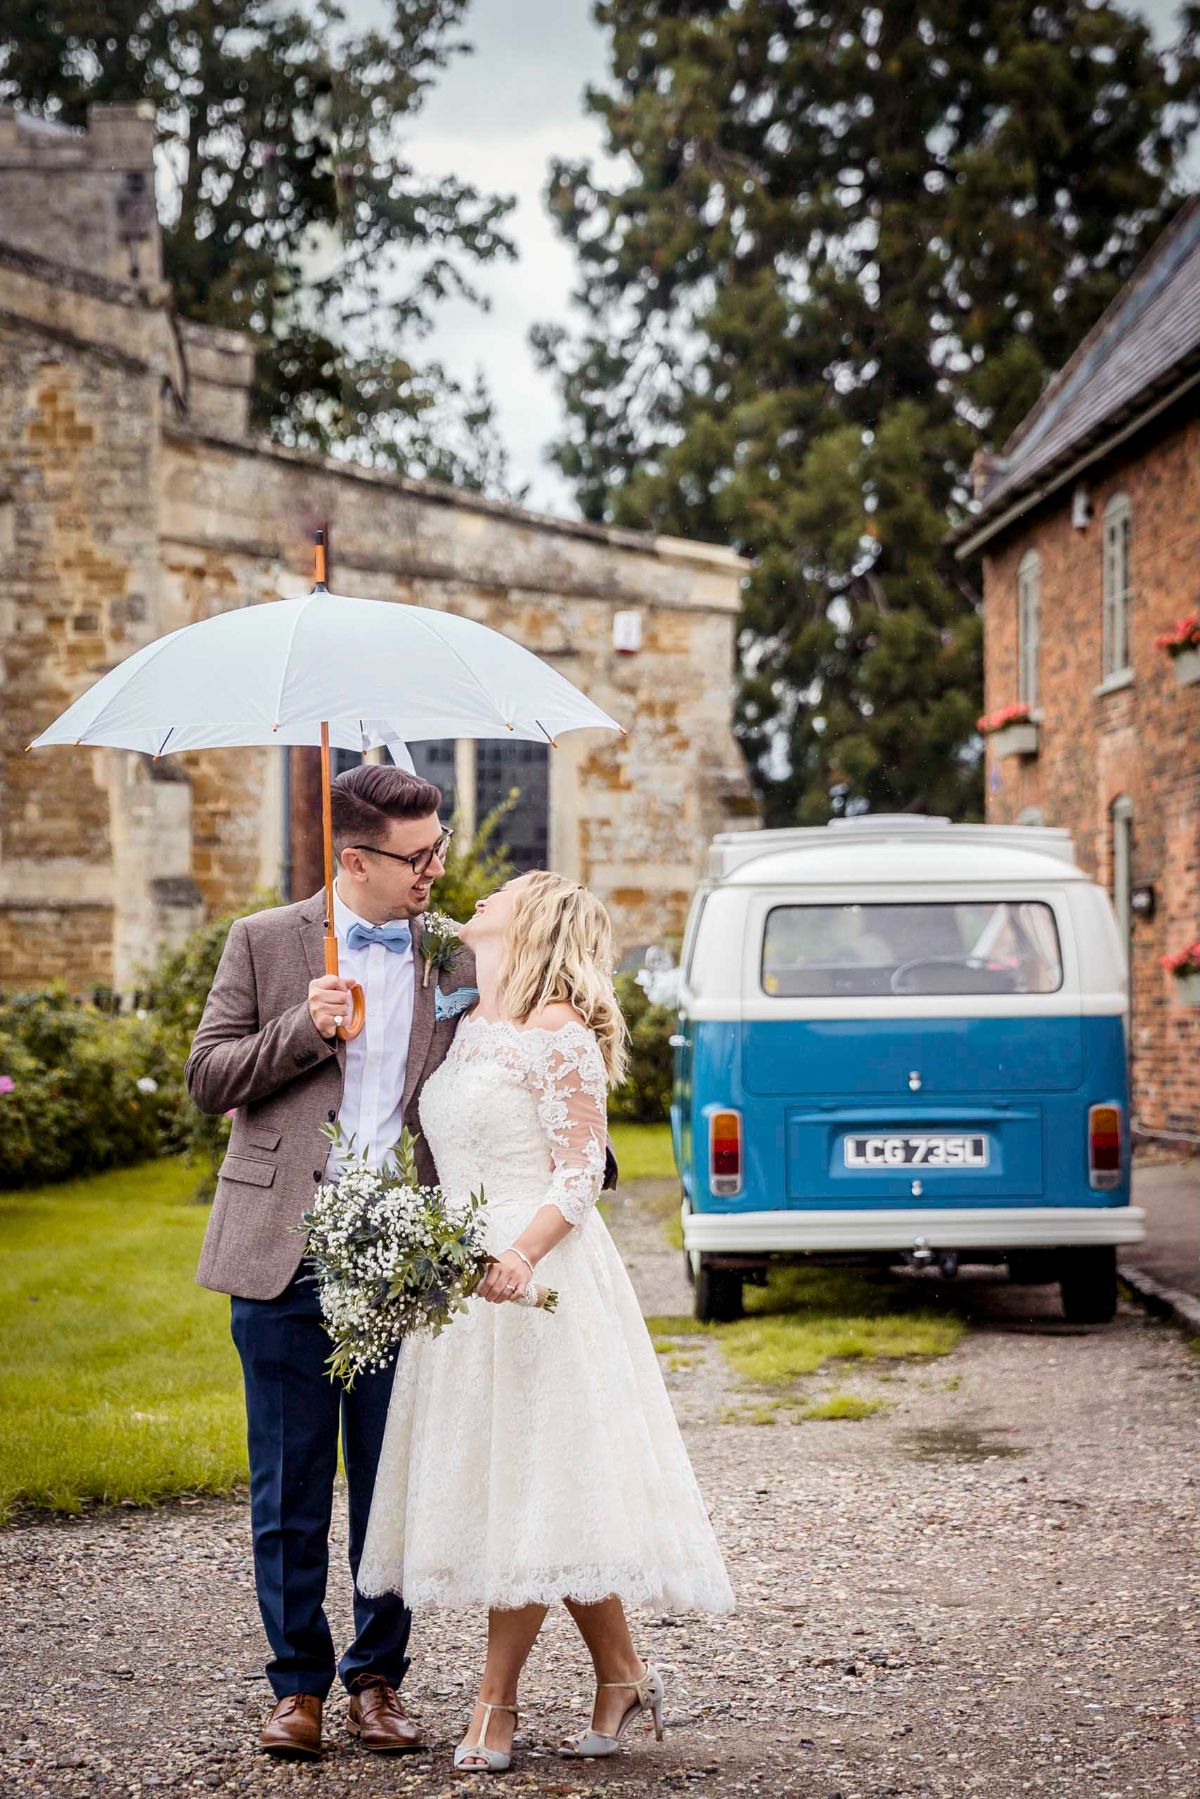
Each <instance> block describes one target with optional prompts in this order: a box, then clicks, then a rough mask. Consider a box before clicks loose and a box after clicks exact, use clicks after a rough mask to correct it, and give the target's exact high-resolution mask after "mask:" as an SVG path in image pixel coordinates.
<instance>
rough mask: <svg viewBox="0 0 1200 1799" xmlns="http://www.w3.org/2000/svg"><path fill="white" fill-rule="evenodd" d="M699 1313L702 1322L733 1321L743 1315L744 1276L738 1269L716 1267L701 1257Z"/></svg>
mask: <svg viewBox="0 0 1200 1799" xmlns="http://www.w3.org/2000/svg"><path fill="white" fill-rule="evenodd" d="M694 1309H695V1313H696V1316H697V1318H698V1319H699V1320H700V1322H701V1324H729V1323H730V1322H731V1321H732V1320H733V1319H734V1318H740V1317H741V1315H742V1276H741V1273H740V1271H739V1270H738V1269H736V1268H714V1267H713V1265H712V1263H711V1262H710V1261H709V1259H708V1257H707V1256H701V1257H700V1267H699V1268H698V1270H697V1271H696V1302H695V1308H694Z"/></svg>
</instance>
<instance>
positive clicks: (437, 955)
mask: <svg viewBox="0 0 1200 1799" xmlns="http://www.w3.org/2000/svg"><path fill="white" fill-rule="evenodd" d="M458 951H459V941H458V926H457V925H456V924H455V922H454V920H453V919H452V918H450V917H449V916H448V915H447V914H446V913H445V912H427V913H426V914H425V922H424V924H423V925H422V927H421V954H422V955H423V956H424V958H425V976H424V979H423V980H422V982H421V985H422V987H428V985H429V971H430V969H431V968H436V969H437V971H438V973H439V974H448V973H449V971H450V969H451V968H452V967H453V966H454V958H455V957H456V956H457V954H458Z"/></svg>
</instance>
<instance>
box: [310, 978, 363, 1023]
mask: <svg viewBox="0 0 1200 1799" xmlns="http://www.w3.org/2000/svg"><path fill="white" fill-rule="evenodd" d="M353 1006H354V997H353V995H352V993H351V991H350V988H349V985H348V984H347V982H346V980H345V978H344V976H342V975H339V974H323V975H321V976H320V977H319V978H318V979H317V980H315V981H310V982H309V984H308V1011H309V1016H310V1018H311V1019H312V1021H313V1023H314V1024H315V1025H316V1027H317V1029H318V1031H320V1033H321V1035H322V1037H332V1036H333V1035H334V1033H335V1032H336V1031H337V1028H338V1026H339V1025H340V1024H341V1023H343V1021H344V1020H345V1019H347V1018H348V1017H349V1016H350V1013H351V1011H352V1010H353Z"/></svg>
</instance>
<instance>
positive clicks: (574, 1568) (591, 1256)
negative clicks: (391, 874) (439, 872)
mask: <svg viewBox="0 0 1200 1799" xmlns="http://www.w3.org/2000/svg"><path fill="white" fill-rule="evenodd" d="M461 936H462V941H463V942H464V943H465V944H467V945H468V946H469V947H470V949H471V950H472V951H473V952H474V955H475V968H476V976H475V978H476V981H477V982H478V986H479V999H478V1002H477V1003H476V1005H475V1007H474V1009H473V1010H472V1011H471V1012H469V1013H467V1014H466V1015H465V1016H464V1017H463V1018H462V1019H461V1021H460V1023H459V1026H458V1030H457V1033H456V1035H455V1038H454V1042H453V1044H452V1045H451V1048H450V1052H449V1054H448V1055H447V1057H446V1060H445V1061H444V1062H443V1063H442V1065H441V1067H440V1068H438V1069H437V1070H436V1071H435V1073H434V1074H433V1075H431V1076H430V1078H429V1080H428V1082H427V1083H426V1086H425V1089H424V1092H423V1093H422V1096H421V1102H420V1120H421V1126H422V1129H423V1131H424V1133H425V1136H426V1139H427V1141H428V1144H429V1147H430V1149H431V1150H432V1152H433V1157H434V1160H435V1162H436V1164H437V1169H438V1174H439V1178H440V1180H441V1182H442V1185H443V1187H444V1188H445V1189H446V1190H447V1192H449V1193H451V1194H453V1195H455V1196H460V1197H461V1196H465V1195H466V1194H468V1193H470V1192H473V1191H476V1190H478V1189H479V1188H480V1187H482V1188H483V1190H484V1196H485V1201H486V1221H487V1233H488V1247H489V1249H490V1250H491V1252H492V1253H493V1254H494V1255H495V1256H496V1257H497V1260H496V1262H495V1263H494V1265H493V1266H492V1268H491V1269H490V1270H489V1272H488V1275H487V1277H486V1279H485V1281H484V1282H483V1284H482V1285H481V1287H480V1288H479V1292H478V1295H477V1296H476V1297H475V1298H474V1299H472V1300H471V1301H470V1303H469V1305H468V1309H467V1311H466V1312H465V1313H464V1314H461V1315H460V1316H459V1317H458V1318H456V1319H455V1320H454V1321H453V1323H452V1324H451V1325H450V1327H449V1328H448V1329H447V1330H445V1331H443V1332H442V1334H441V1335H440V1336H438V1337H432V1338H431V1337H419V1338H416V1339H414V1340H412V1341H410V1342H409V1343H407V1344H406V1345H405V1347H404V1349H403V1350H402V1352H401V1355H400V1359H399V1364H398V1366H397V1369H396V1375H395V1383H394V1386H393V1389H392V1398H391V1405H390V1409H389V1413H388V1421H387V1428H386V1432H385V1435H384V1441H383V1448H382V1452H381V1455H380V1460H379V1473H378V1477H377V1479H376V1483H375V1492H374V1497H373V1500H372V1506H371V1514H370V1519H369V1522H368V1526H367V1532H366V1540H365V1543H364V1547H363V1555H362V1561H361V1563H360V1566H359V1571H358V1585H359V1588H360V1589H361V1591H362V1592H363V1593H366V1594H380V1593H384V1592H403V1594H404V1597H405V1600H406V1601H407V1603H408V1604H409V1605H410V1606H412V1607H413V1608H414V1609H418V1608H420V1607H421V1606H441V1607H451V1608H463V1607H467V1606H476V1605H479V1606H486V1607H487V1608H488V1649H487V1659H486V1663H485V1666H484V1670H483V1679H482V1682H481V1684H480V1688H479V1701H478V1704H477V1705H476V1708H475V1712H474V1715H473V1717H472V1719H471V1723H470V1726H469V1728H468V1731H467V1734H466V1736H465V1737H464V1739H463V1741H462V1742H461V1743H460V1744H459V1746H458V1748H457V1749H456V1750H455V1755H454V1764H455V1766H456V1767H457V1768H464V1769H488V1770H490V1771H492V1772H500V1771H502V1770H503V1769H505V1768H507V1767H508V1766H509V1764H510V1760H511V1754H510V1752H511V1746H512V1737H513V1732H514V1729H515V1727H516V1717H517V1685H518V1681H519V1679H520V1675H521V1670H522V1668H523V1667H524V1665H525V1661H526V1659H527V1657H528V1655H529V1652H530V1650H531V1649H532V1647H533V1644H534V1642H535V1640H536V1638H537V1635H538V1632H539V1630H540V1629H541V1627H542V1623H543V1620H544V1619H545V1616H546V1612H547V1609H548V1607H549V1606H551V1605H552V1604H554V1603H556V1602H557V1601H559V1600H561V1601H562V1602H563V1603H564V1604H565V1605H566V1607H567V1610H568V1611H569V1612H570V1614H571V1617H572V1618H573V1619H574V1621H575V1623H576V1625H577V1626H578V1628H579V1632H580V1635H581V1636H582V1637H583V1640H584V1643H585V1644H586V1646H587V1648H588V1651H589V1652H590V1654H591V1658H592V1662H593V1664H594V1667H595V1671H596V1680H597V1690H596V1699H595V1709H594V1711H593V1713H592V1720H591V1727H590V1729H588V1730H585V1731H582V1732H580V1733H579V1734H578V1735H577V1736H575V1737H573V1738H571V1739H570V1740H569V1741H568V1742H567V1743H565V1744H563V1745H562V1753H563V1754H566V1755H576V1756H600V1755H611V1754H613V1753H615V1751H616V1749H617V1747H618V1744H619V1740H620V1737H621V1734H622V1732H623V1730H624V1729H625V1727H626V1725H627V1724H628V1723H629V1722H630V1720H631V1719H633V1718H634V1717H636V1716H637V1715H638V1714H639V1713H640V1712H642V1711H646V1710H649V1711H650V1712H651V1714H652V1716H653V1720H654V1725H655V1730H656V1734H657V1735H658V1736H659V1737H660V1738H661V1736H662V1707H663V1683H662V1680H661V1678H660V1676H659V1674H658V1671H657V1670H656V1669H655V1668H653V1667H648V1666H647V1665H646V1664H645V1663H644V1662H643V1661H642V1660H641V1659H640V1658H639V1656H638V1654H637V1651H636V1650H635V1648H634V1646H633V1641H632V1639H631V1637H630V1633H629V1625H628V1622H627V1620H626V1617H625V1607H626V1605H639V1604H653V1605H654V1606H656V1607H658V1608H659V1609H669V1610H697V1611H705V1612H726V1611H729V1610H731V1609H732V1607H733V1594H732V1591H731V1589H730V1585H729V1580H728V1576H727V1575H726V1572H725V1567H724V1564H723V1562H722V1560H721V1552H720V1550H719V1548H718V1547H717V1541H716V1538H715V1536H714V1535H713V1530H712V1526H711V1524H710V1523H709V1519H708V1514H707V1512H706V1511H705V1508H704V1501H703V1499H702V1498H701V1496H700V1490H699V1488H698V1487H697V1485H696V1480H695V1476H694V1475H693V1473H692V1470H691V1465H690V1463H689V1461H688V1458H687V1452H686V1450H685V1449H684V1446H683V1440H682V1438H681V1436H680V1434H679V1427H678V1425H677V1424H676V1422H675V1416H674V1413H673V1412H672V1410H671V1402H670V1399H669V1398H668V1396H667V1391H666V1387H665V1386H664V1384H663V1379H662V1375H661V1373H660V1371H659V1367H658V1361H657V1357H656V1356H655V1352H654V1349H653V1346H652V1345H651V1342H650V1337H649V1334H648V1332H647V1330H646V1326H645V1323H644V1321H643V1319H642V1314H641V1310H640V1308H639V1306H638V1302H637V1299H636V1296H635V1294H634V1291H633V1287H632V1284H631V1283H630V1280H629V1276H628V1275H627V1273H626V1272H625V1267H624V1264H623V1263H622V1261H621V1258H620V1256H619V1255H618V1253H617V1250H616V1247H615V1245H614V1243H613V1241H612V1238H611V1237H610V1236H609V1233H608V1230H607V1227H606V1226H605V1224H604V1221H603V1219H602V1218H601V1217H600V1215H599V1213H598V1212H597V1211H596V1209H595V1205H596V1200H597V1198H598V1197H599V1194H600V1188H601V1182H602V1180H603V1178H604V1141H605V1090H606V1087H608V1086H610V1085H616V1084H617V1083H619V1082H620V1080H621V1078H622V1076H623V1074H624V1070H625V1064H626V1048H625V1040H626V1029H625V1023H624V1020H623V1018H622V1016H621V1012H620V1008H619V1006H618V1004H617V1000H616V996H615V994H614V991H613V985H612V979H611V976H610V972H609V971H610V969H611V966H612V931H611V926H610V924H609V919H608V914H607V913H606V912H605V910H604V907H603V906H602V905H601V904H600V903H599V901H598V900H596V899H595V898H593V896H592V895H591V894H590V893H588V892H587V891H586V890H585V889H584V888H582V887H580V886H578V885H576V884H575V883H574V882H571V881H567V880H564V879H563V878H562V877H561V876H559V875H556V874H551V873H546V872H537V873H534V874H527V875H522V876H520V877H518V878H517V879H515V880H512V881H509V882H508V883H507V885H506V886H504V887H502V888H500V889H499V891H498V892H496V893H493V894H491V895H490V896H489V897H488V898H487V899H485V900H481V901H480V903H479V905H478V906H477V907H476V910H475V914H474V916H473V917H472V918H471V919H469V920H468V921H467V922H466V923H465V924H464V925H463V927H462V931H461ZM535 1268H536V1269H537V1270H538V1278H539V1281H542V1282H544V1283H545V1284H546V1285H547V1286H550V1287H553V1288H555V1289H556V1291H557V1293H558V1307H557V1310H556V1311H555V1312H554V1313H553V1314H551V1313H549V1312H545V1311H535V1310H532V1309H530V1308H529V1307H527V1306H522V1305H520V1304H519V1303H515V1302H517V1301H519V1299H520V1296H521V1294H522V1293H523V1291H524V1289H525V1287H526V1286H527V1284H528V1283H529V1281H530V1278H531V1276H532V1274H533V1270H534V1269H535Z"/></svg>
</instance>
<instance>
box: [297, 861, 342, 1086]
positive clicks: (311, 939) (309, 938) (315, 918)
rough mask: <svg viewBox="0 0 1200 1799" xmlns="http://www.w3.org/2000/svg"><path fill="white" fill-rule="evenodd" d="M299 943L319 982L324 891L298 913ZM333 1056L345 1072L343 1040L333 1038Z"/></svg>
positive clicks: (323, 920)
mask: <svg viewBox="0 0 1200 1799" xmlns="http://www.w3.org/2000/svg"><path fill="white" fill-rule="evenodd" d="M299 928H300V942H301V944H302V945H303V946H304V956H305V960H306V961H307V963H308V968H309V973H310V975H311V976H312V979H313V980H314V981H317V980H320V978H321V976H322V975H323V974H324V973H325V889H324V888H323V887H322V888H321V891H320V892H319V893H314V894H313V896H312V898H311V899H310V900H308V901H307V902H306V903H305V905H304V906H303V907H302V908H301V911H300V927H299ZM334 1054H335V1055H336V1057H337V1060H338V1064H339V1066H340V1068H341V1070H342V1074H343V1076H344V1075H345V1072H346V1044H345V1040H344V1038H341V1037H335V1038H334Z"/></svg>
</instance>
